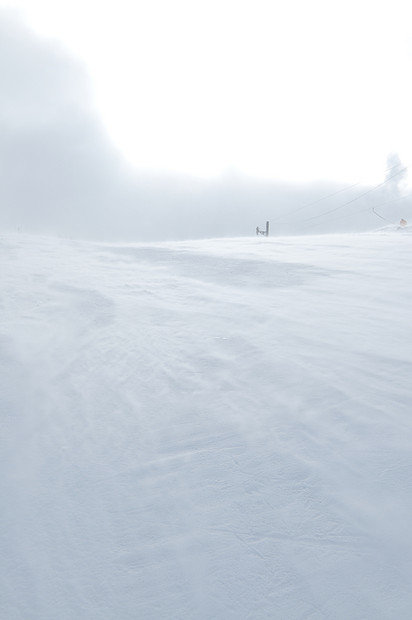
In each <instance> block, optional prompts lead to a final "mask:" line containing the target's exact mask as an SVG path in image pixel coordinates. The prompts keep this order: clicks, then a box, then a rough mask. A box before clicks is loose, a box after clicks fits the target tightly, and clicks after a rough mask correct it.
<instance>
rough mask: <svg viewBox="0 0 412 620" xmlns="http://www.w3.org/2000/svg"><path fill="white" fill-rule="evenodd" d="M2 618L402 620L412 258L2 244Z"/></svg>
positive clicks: (303, 250)
mask: <svg viewBox="0 0 412 620" xmlns="http://www.w3.org/2000/svg"><path fill="white" fill-rule="evenodd" d="M0 251H1V298H0V319H1V323H0V408H1V418H0V420H1V428H0V430H1V434H0V444H1V445H0V459H1V469H0V472H1V473H0V490H1V500H2V501H1V512H0V525H1V530H0V545H1V546H0V553H1V564H0V616H1V617H2V618H5V619H7V620H129V619H130V620H162V619H165V620H166V619H167V620H174V619H176V620H197V619H199V620H211V619H216V620H232V619H233V620H246V619H253V620H260V619H270V620H273V619H275V620H277V619H279V620H298V619H299V620H315V619H316V620H323V619H327V618H329V619H333V620H366V619H371V620H379V619H382V620H388V619H396V620H402V619H406V618H410V617H411V616H412V589H411V583H412V537H411V534H410V527H411V516H412V451H411V445H412V418H411V415H412V407H411V405H412V388H411V380H412V347H411V334H410V310H411V306H412V289H411V282H412V236H411V235H409V234H408V231H399V232H398V231H390V230H388V231H381V232H376V233H369V234H357V235H355V234H354V235H333V236H332V235H325V236H317V237H288V238H287V237H284V238H275V237H273V238H269V239H265V238H254V237H253V238H250V239H248V238H237V239H216V240H202V241H192V242H188V241H186V242H175V243H156V244H127V245H126V244H108V243H107V244H103V243H89V242H80V241H72V240H63V239H56V238H47V237H35V236H32V237H30V236H23V235H2V236H1V237H0Z"/></svg>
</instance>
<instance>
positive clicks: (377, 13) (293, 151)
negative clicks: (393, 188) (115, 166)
mask: <svg viewBox="0 0 412 620" xmlns="http://www.w3.org/2000/svg"><path fill="white" fill-rule="evenodd" d="M0 6H7V7H14V8H17V9H21V10H22V11H23V15H24V16H25V17H26V20H27V22H28V23H29V24H30V25H31V26H32V27H33V28H35V30H36V31H37V32H39V33H41V34H42V35H46V36H48V37H53V38H57V39H60V40H61V42H62V43H63V45H64V46H65V47H66V48H67V49H68V50H70V51H71V52H72V53H74V54H75V55H76V56H77V57H78V58H80V59H81V60H82V61H83V62H84V63H85V65H86V66H87V69H88V72H89V74H90V76H91V79H92V84H93V88H94V94H95V101H96V105H97V108H98V110H99V113H100V115H101V117H102V119H103V122H104V123H105V125H106V127H107V130H108V132H109V134H110V135H111V137H112V138H113V140H114V141H115V143H116V144H117V145H118V147H119V148H120V149H121V150H122V151H123V153H124V154H125V156H126V157H127V158H128V159H129V160H130V161H131V162H133V163H134V164H135V165H136V166H138V167H139V168H142V169H146V170H157V171H172V172H180V173H181V172H183V173H189V174H194V175H199V176H206V177H207V176H214V175H219V174H222V173H225V172H226V171H228V170H236V171H239V172H243V173H246V174H248V175H252V176H257V177H263V178H272V179H277V180H285V181H299V182H303V181H311V180H336V181H344V182H356V181H362V182H371V183H379V182H381V181H382V180H383V179H384V177H385V169H386V160H387V156H388V155H389V153H391V152H397V153H398V154H399V156H400V159H401V161H402V162H403V163H404V164H405V165H409V164H412V131H411V110H412V86H411V79H410V66H411V60H412V20H410V19H409V12H408V10H407V9H408V2H407V1H406V0H391V1H390V2H389V0H388V2H385V3H383V2H380V1H379V0H378V1H376V0H375V1H374V2H372V1H364V0H356V1H354V0H346V1H345V2H337V1H336V0H335V1H333V0H311V2H308V1H307V0H297V1H296V0H295V1H294V0H288V1H283V2H278V1H275V0H272V1H270V0H246V1H243V0H207V1H206V0H145V1H139V0H116V2H104V1H102V0H100V1H97V0H58V1H56V0H0ZM410 176H411V175H410Z"/></svg>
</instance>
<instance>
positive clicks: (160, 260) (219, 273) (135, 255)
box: [105, 246, 330, 288]
mask: <svg viewBox="0 0 412 620" xmlns="http://www.w3.org/2000/svg"><path fill="white" fill-rule="evenodd" d="M105 250H107V252H108V253H110V256H111V261H112V260H113V257H114V256H117V258H118V260H120V261H124V260H127V261H130V262H135V263H137V264H138V263H143V264H144V265H145V266H146V265H150V266H152V267H155V268H157V269H161V270H164V271H169V272H171V273H172V274H173V275H176V276H179V277H183V278H188V279H193V280H198V281H199V280H200V281H204V282H208V283H209V282H211V283H213V284H218V285H220V286H225V287H229V286H232V287H238V286H242V287H243V286H248V287H259V288H260V287H268V288H271V287H281V288H284V287H288V286H292V285H299V284H304V283H305V282H307V279H308V276H330V270H326V269H321V268H319V267H315V266H311V265H308V264H304V263H288V262H284V261H282V260H279V259H276V258H274V257H270V258H268V259H267V260H261V259H259V258H253V257H245V256H243V257H239V256H236V257H235V258H231V257H228V256H218V255H208V254H204V253H202V252H196V251H193V250H192V249H189V250H184V249H181V248H176V249H174V248H164V247H153V246H152V247H124V246H118V247H110V248H105Z"/></svg>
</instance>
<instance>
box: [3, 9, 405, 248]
mask: <svg viewBox="0 0 412 620" xmlns="http://www.w3.org/2000/svg"><path fill="white" fill-rule="evenodd" d="M0 82H1V84H2V97H1V100H0V230H1V231H12V232H15V231H17V230H20V231H22V232H25V233H27V232H39V233H53V234H59V235H62V236H65V237H76V238H92V239H107V240H110V239H111V240H138V241H144V240H168V239H190V238H208V237H216V236H218V237H220V236H237V235H242V236H243V235H249V234H251V233H253V231H254V230H255V228H256V226H264V223H265V221H266V220H270V221H271V225H272V231H273V234H296V233H299V234H300V233H316V232H338V231H362V230H370V229H373V228H375V227H376V226H379V225H380V221H379V219H378V218H377V217H376V216H375V215H374V214H373V213H372V207H376V206H378V207H380V208H381V210H382V214H383V215H384V216H385V217H387V218H389V220H390V221H394V222H398V221H399V219H400V218H401V217H403V218H406V219H410V217H412V213H411V209H412V205H411V203H410V201H409V200H408V199H407V198H403V197H402V196H403V191H402V188H400V186H399V184H398V183H397V181H398V180H399V179H401V177H399V179H398V178H396V179H394V180H393V181H391V182H390V183H388V184H387V185H385V187H383V188H380V189H377V190H376V191H375V192H373V193H372V194H365V190H367V189H368V188H366V187H364V186H362V185H358V186H356V187H348V188H347V189H345V191H342V192H340V193H338V194H337V193H336V192H337V191H339V190H342V189H344V186H343V185H336V184H334V183H330V182H329V183H327V182H325V183H322V182H316V183H313V184H294V185H293V184H284V183H279V182H275V181H258V180H254V179H249V178H246V177H244V176H242V175H239V174H237V173H236V172H228V173H227V174H225V175H223V176H222V177H221V178H219V179H214V180H205V179H203V180H202V179H194V178H187V177H178V176H168V175H166V174H161V173H151V174H150V173H148V172H143V171H136V170H132V169H131V168H130V166H128V165H127V163H126V162H125V161H124V160H123V158H122V156H121V154H120V153H119V152H118V151H117V150H116V149H115V148H114V146H113V144H112V143H111V141H110V139H109V137H108V136H107V134H106V131H105V129H104V128H103V126H102V123H101V122H100V120H99V118H98V116H97V114H96V110H95V106H94V103H93V97H92V95H91V88H90V84H89V81H88V77H87V75H86V74H85V72H84V70H83V68H82V66H81V65H80V64H79V63H78V62H77V61H75V60H73V59H72V58H70V57H69V56H67V54H66V53H65V52H64V51H63V50H62V49H61V48H60V47H59V46H58V45H57V44H56V43H54V42H52V41H48V40H42V39H40V38H38V37H36V36H35V35H34V34H33V33H32V32H31V31H30V30H29V29H27V28H26V27H25V26H24V25H22V23H21V22H20V21H19V20H17V19H16V17H15V16H12V15H11V14H10V13H8V12H6V11H0ZM136 113H137V114H138V111H137V112H136ZM217 148H218V145H217ZM390 164H391V169H393V168H394V167H396V166H399V165H400V163H399V162H396V161H391V162H390ZM273 174H274V176H275V177H276V170H274V171H273ZM402 181H404V179H402ZM369 189H370V188H369ZM355 198H356V200H355V201H354V202H352V201H353V200H354V199H355ZM347 203H349V204H347ZM345 204H346V206H344V207H343V205H345ZM335 209H336V210H335ZM325 212H326V213H325ZM329 212H330V213H329ZM319 215H321V217H318V216H319Z"/></svg>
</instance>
